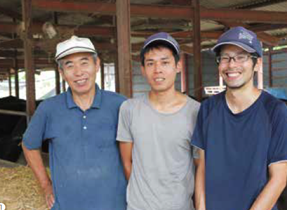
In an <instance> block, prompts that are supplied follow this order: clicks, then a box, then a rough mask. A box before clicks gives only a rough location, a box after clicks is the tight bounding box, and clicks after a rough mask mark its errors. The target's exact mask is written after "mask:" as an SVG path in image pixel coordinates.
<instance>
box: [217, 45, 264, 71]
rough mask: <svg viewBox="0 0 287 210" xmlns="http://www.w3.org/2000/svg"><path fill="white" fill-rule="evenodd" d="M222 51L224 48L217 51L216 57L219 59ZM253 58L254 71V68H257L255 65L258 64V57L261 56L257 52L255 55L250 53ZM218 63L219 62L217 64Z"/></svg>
mask: <svg viewBox="0 0 287 210" xmlns="http://www.w3.org/2000/svg"><path fill="white" fill-rule="evenodd" d="M221 49H222V47H220V48H219V49H218V50H217V51H216V53H215V56H216V57H218V56H220V53H221ZM249 54H250V55H251V56H252V57H251V60H252V64H253V67H252V68H253V69H254V67H255V65H256V63H257V59H258V57H259V55H258V54H257V53H256V52H255V53H249ZM216 63H217V62H216ZM217 65H219V64H217Z"/></svg>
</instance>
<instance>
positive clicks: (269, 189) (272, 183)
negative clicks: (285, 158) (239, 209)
mask: <svg viewBox="0 0 287 210" xmlns="http://www.w3.org/2000/svg"><path fill="white" fill-rule="evenodd" d="M286 180H287V163H286V162H281V163H274V164H271V165H270V166H269V181H268V182H267V184H266V186H265V187H264V189H263V191H262V192H261V193H260V194H259V196H258V197H257V199H256V200H255V202H254V203H253V205H252V207H251V209H250V210H270V209H272V207H273V206H274V205H275V204H276V202H277V200H278V198H279V196H280V194H281V193H282V191H283V190H284V188H285V186H286Z"/></svg>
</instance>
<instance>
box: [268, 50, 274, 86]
mask: <svg viewBox="0 0 287 210" xmlns="http://www.w3.org/2000/svg"><path fill="white" fill-rule="evenodd" d="M268 75H269V79H268V85H269V87H272V86H273V80H272V47H269V50H268Z"/></svg>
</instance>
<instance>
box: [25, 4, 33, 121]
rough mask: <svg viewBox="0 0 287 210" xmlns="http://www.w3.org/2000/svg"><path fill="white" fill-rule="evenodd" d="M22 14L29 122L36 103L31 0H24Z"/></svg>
mask: <svg viewBox="0 0 287 210" xmlns="http://www.w3.org/2000/svg"><path fill="white" fill-rule="evenodd" d="M22 14H23V26H24V28H23V32H24V33H23V44H24V59H25V60H24V62H25V71H26V112H27V122H29V121H30V118H31V117H32V115H33V114H34V111H35V108H36V103H35V98H36V97H35V75H34V72H35V69H34V56H33V37H32V36H31V33H30V32H31V30H30V28H31V25H32V17H31V14H32V7H31V0H22Z"/></svg>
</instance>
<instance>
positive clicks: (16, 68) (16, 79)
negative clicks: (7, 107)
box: [13, 50, 20, 98]
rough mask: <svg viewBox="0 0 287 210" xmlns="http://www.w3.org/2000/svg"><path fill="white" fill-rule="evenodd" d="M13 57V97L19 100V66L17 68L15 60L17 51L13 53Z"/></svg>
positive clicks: (16, 60)
mask: <svg viewBox="0 0 287 210" xmlns="http://www.w3.org/2000/svg"><path fill="white" fill-rule="evenodd" d="M14 53H15V57H14V59H13V68H14V71H15V96H16V98H19V96H20V95H19V72H18V70H19V66H18V59H17V54H18V53H17V50H15V51H14Z"/></svg>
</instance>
